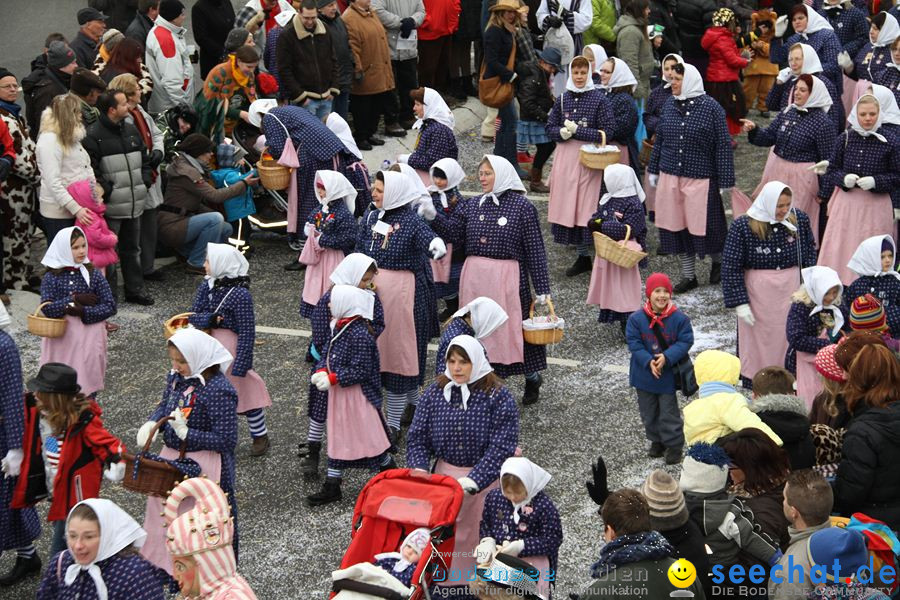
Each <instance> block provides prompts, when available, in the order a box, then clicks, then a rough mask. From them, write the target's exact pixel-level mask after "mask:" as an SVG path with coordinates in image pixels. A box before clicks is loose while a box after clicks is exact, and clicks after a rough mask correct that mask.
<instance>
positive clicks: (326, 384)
mask: <svg viewBox="0 0 900 600" xmlns="http://www.w3.org/2000/svg"><path fill="white" fill-rule="evenodd" d="M309 381H310V382H311V383H312V384H313V385H314V386H316V389H317V390H319V391H320V392H327V391H328V389H329V388H330V387H331V380H330V379H329V378H328V373H326V372H325V371H316V372H315V373H313V374H312V377H310V378H309Z"/></svg>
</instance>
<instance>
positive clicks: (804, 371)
mask: <svg viewBox="0 0 900 600" xmlns="http://www.w3.org/2000/svg"><path fill="white" fill-rule="evenodd" d="M823 335H824V334H823ZM824 387H825V384H824V382H823V381H822V376H821V375H819V372H818V371H816V355H815V354H810V353H809V352H799V351H798V352H797V395H798V396H799V397H800V398H803V401H804V402H806V408H812V404H813V400H815V398H816V396H818V395H819V392H821V391H822V389H823V388H824Z"/></svg>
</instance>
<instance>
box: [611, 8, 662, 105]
mask: <svg viewBox="0 0 900 600" xmlns="http://www.w3.org/2000/svg"><path fill="white" fill-rule="evenodd" d="M613 30H614V31H615V32H616V54H618V55H619V58H621V59H622V60H624V61H625V62H626V63H627V64H628V68H629V69H631V73H632V74H633V75H634V78H635V79H637V82H638V86H637V89H636V90H635V91H634V97H635V98H637V99H639V100H640V99H643V98H647V97H648V96H649V95H650V76H651V75H652V74H653V69H654V62H653V48H651V47H650V40H649V39H648V38H647V30H646V29H645V28H644V27H643V26H642V25H641V24H640V23H638V22H637V20H636V19H635V18H634V17H632V16H631V15H622V16H621V17H619V21H618V22H617V23H616V26H615V27H614V28H613Z"/></svg>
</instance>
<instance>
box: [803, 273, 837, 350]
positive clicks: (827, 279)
mask: <svg viewBox="0 0 900 600" xmlns="http://www.w3.org/2000/svg"><path fill="white" fill-rule="evenodd" d="M800 274H801V275H802V276H803V287H805V288H806V293H807V294H809V297H810V298H812V301H813V302H815V304H816V306H815V308H813V309H812V310H811V311H810V312H809V316H813V315H814V314H816V313H818V312H822V310H824V309H826V308H828V309H831V314H832V315H833V316H834V327H833V328H832V329H831V335H837V332H838V331H840V330H841V327H843V325H844V313H842V312H841V309H840V308H838V307H837V306H835V305H834V304H829V305H827V306H826V305H824V304H822V301H823V299H824V298H825V294H827V293H828V290H830V289H831V288H833V287H834V286H838V288H840V289H839V290H838V295H837V297H838V298H840V297H841V294H842V293H843V292H844V286H843V284H841V278H840V277H838V274H837V272H836V271H835V270H834V269H832V268H831V267H821V266H815V267H807V268H805V269H803V270H802V271H801V272H800Z"/></svg>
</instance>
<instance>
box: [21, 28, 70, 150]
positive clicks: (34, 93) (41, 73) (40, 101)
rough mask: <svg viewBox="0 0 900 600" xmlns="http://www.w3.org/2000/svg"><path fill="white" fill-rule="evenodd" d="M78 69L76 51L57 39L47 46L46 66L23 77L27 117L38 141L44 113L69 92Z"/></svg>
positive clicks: (30, 128) (33, 134)
mask: <svg viewBox="0 0 900 600" xmlns="http://www.w3.org/2000/svg"><path fill="white" fill-rule="evenodd" d="M77 68H78V62H76V60H75V52H74V51H73V50H72V49H71V48H69V47H68V46H67V45H66V44H65V43H64V42H59V41H55V42H51V43H50V47H49V48H47V64H46V66H39V67H38V68H37V69H35V70H34V71H32V72H31V74H29V75H28V76H27V77H26V78H25V79H23V80H22V91H23V93H24V96H25V118H26V119H27V120H28V129H29V130H30V131H31V135H32V136H33V137H34V139H35V140H36V139H37V136H38V132H39V131H40V125H41V113H42V112H44V109H45V108H47V107H48V106H50V102H52V101H53V99H54V98H55V97H56V96H59V95H60V94H65V93H66V92H68V91H69V84H70V82H71V77H72V73H74V72H75V69H77Z"/></svg>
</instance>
